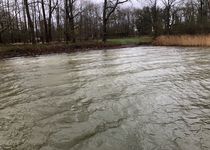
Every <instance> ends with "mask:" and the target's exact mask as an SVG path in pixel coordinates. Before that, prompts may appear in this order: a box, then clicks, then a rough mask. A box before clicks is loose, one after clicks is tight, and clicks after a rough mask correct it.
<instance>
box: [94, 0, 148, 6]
mask: <svg viewBox="0 0 210 150" xmlns="http://www.w3.org/2000/svg"><path fill="white" fill-rule="evenodd" d="M92 1H94V2H96V3H101V2H103V0H92ZM123 5H124V6H134V7H142V6H144V5H146V3H145V2H142V1H141V2H139V1H138V0H131V2H128V3H126V4H123Z"/></svg>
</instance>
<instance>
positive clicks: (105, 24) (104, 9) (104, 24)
mask: <svg viewBox="0 0 210 150" xmlns="http://www.w3.org/2000/svg"><path fill="white" fill-rule="evenodd" d="M106 8H107V0H104V6H103V35H102V36H103V37H102V40H103V42H106V41H107V19H106V13H107V12H106Z"/></svg>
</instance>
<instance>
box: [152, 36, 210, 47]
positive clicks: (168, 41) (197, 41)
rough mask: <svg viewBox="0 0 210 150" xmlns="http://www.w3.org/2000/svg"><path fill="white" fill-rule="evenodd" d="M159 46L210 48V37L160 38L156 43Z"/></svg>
mask: <svg viewBox="0 0 210 150" xmlns="http://www.w3.org/2000/svg"><path fill="white" fill-rule="evenodd" d="M153 44H154V45H157V46H202V47H207V46H210V35H181V36H159V37H157V38H156V39H155V40H154V42H153Z"/></svg>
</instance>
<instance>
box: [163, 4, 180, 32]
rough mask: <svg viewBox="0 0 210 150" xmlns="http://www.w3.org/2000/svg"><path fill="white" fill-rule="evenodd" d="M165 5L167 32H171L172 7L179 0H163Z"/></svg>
mask: <svg viewBox="0 0 210 150" xmlns="http://www.w3.org/2000/svg"><path fill="white" fill-rule="evenodd" d="M162 3H163V5H164V6H165V12H166V14H165V21H166V32H167V34H170V29H171V11H172V8H173V7H174V6H175V4H176V3H177V0H162Z"/></svg>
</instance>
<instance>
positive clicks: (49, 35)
mask: <svg viewBox="0 0 210 150" xmlns="http://www.w3.org/2000/svg"><path fill="white" fill-rule="evenodd" d="M51 20H52V1H51V0H49V18H48V38H49V42H50V41H52V25H51Z"/></svg>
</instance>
